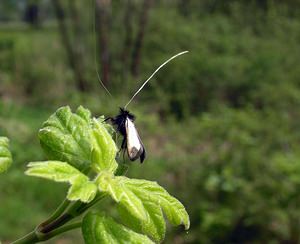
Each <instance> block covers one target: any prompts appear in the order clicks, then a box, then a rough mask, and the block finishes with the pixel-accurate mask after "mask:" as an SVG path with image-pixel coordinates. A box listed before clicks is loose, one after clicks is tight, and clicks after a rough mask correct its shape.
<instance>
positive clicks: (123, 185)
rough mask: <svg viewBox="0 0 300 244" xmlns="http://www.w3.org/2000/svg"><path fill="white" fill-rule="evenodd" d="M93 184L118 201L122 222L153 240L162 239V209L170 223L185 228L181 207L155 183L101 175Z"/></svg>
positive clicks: (182, 207)
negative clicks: (95, 183)
mask: <svg viewBox="0 0 300 244" xmlns="http://www.w3.org/2000/svg"><path fill="white" fill-rule="evenodd" d="M97 184H98V187H99V190H100V191H103V192H106V193H108V194H109V195H110V196H111V197H112V198H113V199H114V200H115V201H116V202H117V203H120V205H121V206H120V208H119V210H120V215H121V216H122V217H123V220H124V222H125V224H126V225H128V226H130V227H131V228H133V229H134V230H136V231H139V232H142V233H145V234H147V235H149V236H150V237H151V238H153V239H154V240H156V241H161V240H163V239H164V235H165V229H166V228H165V221H164V217H163V212H164V213H165V214H166V216H167V218H168V219H169V221H170V222H171V223H172V224H173V225H181V224H183V225H184V226H185V228H186V229H188V228H189V225H190V222H189V216H188V213H187V212H186V210H185V208H184V206H183V205H182V204H181V203H180V202H179V201H178V200H177V199H176V198H174V197H172V196H171V195H170V194H169V193H168V192H167V191H166V190H165V189H164V188H162V187H161V186H160V185H158V184H157V183H156V182H151V181H146V180H138V179H129V178H127V177H124V176H117V177H115V176H112V175H109V174H101V175H99V177H98V179H97Z"/></svg>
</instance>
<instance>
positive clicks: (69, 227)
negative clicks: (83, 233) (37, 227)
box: [39, 221, 81, 241]
mask: <svg viewBox="0 0 300 244" xmlns="http://www.w3.org/2000/svg"><path fill="white" fill-rule="evenodd" d="M80 227H81V221H79V222H75V223H72V224H68V225H64V226H62V227H60V228H57V229H54V230H53V231H51V232H49V233H47V234H45V235H42V236H41V238H39V241H46V240H49V239H51V238H52V237H54V236H57V235H59V234H62V233H64V232H67V231H70V230H73V229H77V228H80Z"/></svg>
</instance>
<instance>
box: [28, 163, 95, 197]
mask: <svg viewBox="0 0 300 244" xmlns="http://www.w3.org/2000/svg"><path fill="white" fill-rule="evenodd" d="M28 167H29V169H27V171H26V172H25V173H26V174H27V175H30V176H37V177H41V178H45V179H49V180H54V181H56V182H69V183H70V184H71V187H70V189H69V192H68V195H67V198H68V199H69V200H71V201H77V200H80V201H82V202H90V201H92V200H93V199H94V197H95V196H96V193H97V187H96V185H95V183H94V182H91V181H89V178H88V177H87V176H86V175H84V174H83V173H81V172H80V171H79V170H77V169H76V168H74V167H72V166H71V165H69V164H68V163H65V162H60V161H45V162H34V163H29V164H28Z"/></svg>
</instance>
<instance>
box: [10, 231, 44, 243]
mask: <svg viewBox="0 0 300 244" xmlns="http://www.w3.org/2000/svg"><path fill="white" fill-rule="evenodd" d="M38 241H39V238H38V236H37V234H36V232H35V231H32V232H30V233H29V234H27V235H26V236H23V237H22V238H20V239H18V240H16V241H14V242H12V243H11V244H29V243H35V242H38Z"/></svg>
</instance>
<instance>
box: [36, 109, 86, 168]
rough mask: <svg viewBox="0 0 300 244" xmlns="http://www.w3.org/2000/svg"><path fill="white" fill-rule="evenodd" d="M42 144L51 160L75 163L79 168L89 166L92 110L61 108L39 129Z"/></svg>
mask: <svg viewBox="0 0 300 244" xmlns="http://www.w3.org/2000/svg"><path fill="white" fill-rule="evenodd" d="M39 138H40V142H41V146H42V147H43V149H44V151H45V153H46V155H47V156H48V157H49V159H51V160H59V161H63V162H67V163H69V164H71V165H73V166H74V167H75V168H77V169H79V170H81V171H82V170H85V169H87V168H89V166H90V164H91V161H90V158H91V145H90V112H89V111H88V110H86V109H84V108H82V107H79V108H78V110H77V112H76V113H72V111H71V109H70V108H69V107H62V108H59V109H58V110H57V111H56V112H55V113H54V114H53V115H51V116H50V118H49V119H48V120H47V121H46V122H45V123H44V124H43V127H42V129H41V130H40V131H39Z"/></svg>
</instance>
